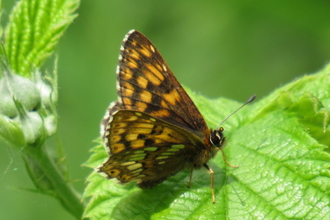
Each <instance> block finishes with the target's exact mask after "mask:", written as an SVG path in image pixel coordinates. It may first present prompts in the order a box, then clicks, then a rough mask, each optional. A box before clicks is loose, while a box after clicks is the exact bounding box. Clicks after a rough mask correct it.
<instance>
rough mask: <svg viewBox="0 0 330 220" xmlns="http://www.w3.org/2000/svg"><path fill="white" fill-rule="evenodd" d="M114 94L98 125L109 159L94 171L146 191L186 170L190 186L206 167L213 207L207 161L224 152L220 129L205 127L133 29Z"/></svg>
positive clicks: (124, 48)
mask: <svg viewBox="0 0 330 220" xmlns="http://www.w3.org/2000/svg"><path fill="white" fill-rule="evenodd" d="M117 93H118V100H117V101H115V102H113V103H111V105H110V107H109V108H108V109H107V111H106V115H105V116H104V118H103V120H102V123H101V135H102V138H103V141H104V144H105V147H106V149H107V150H108V153H109V155H110V156H109V158H108V159H107V160H106V161H105V162H104V163H103V164H102V165H101V166H100V167H99V168H98V171H99V172H103V173H105V174H106V176H107V177H108V178H117V179H118V180H119V181H120V182H121V183H127V182H130V181H138V183H137V185H138V186H139V187H140V188H142V189H148V188H152V187H154V186H156V185H157V184H159V183H161V182H163V181H164V180H166V179H167V178H169V177H170V176H172V175H175V174H176V173H177V172H179V171H181V170H182V169H184V168H188V169H190V170H191V175H190V181H189V183H188V186H190V182H191V176H192V170H194V169H199V168H202V167H205V168H206V169H207V170H208V171H209V172H210V176H211V177H210V178H211V190H212V201H213V203H215V195H214V176H213V175H214V174H213V171H212V169H211V168H210V167H209V166H208V165H207V162H208V161H209V160H210V159H211V158H213V157H214V156H215V155H216V153H217V152H218V151H219V150H221V151H222V153H223V150H222V148H221V146H222V145H223V143H224V141H225V137H224V134H223V130H224V129H223V128H222V127H220V128H219V129H215V130H212V129H210V128H208V126H207V124H206V122H205V120H204V119H203V117H202V115H201V113H200V112H199V110H198V109H197V107H196V105H195V104H194V102H193V101H192V100H191V98H190V97H189V96H188V94H187V93H186V91H185V90H184V89H183V88H182V86H181V85H180V83H179V82H178V80H177V79H176V78H175V76H174V75H173V73H172V71H171V70H170V68H169V67H168V65H167V64H166V62H165V61H164V59H163V57H162V56H161V54H160V53H159V52H158V50H157V49H156V47H155V46H154V45H153V44H152V43H151V42H150V41H149V40H148V39H147V38H146V37H145V36H144V35H143V34H142V33H140V32H138V31H136V30H131V31H130V32H128V34H127V35H126V36H125V38H124V40H123V43H122V46H121V49H120V56H119V64H118V66H117ZM223 156H224V153H223ZM224 159H225V157H224ZM225 161H226V159H225ZM226 162H227V161H226ZM227 164H228V163H227Z"/></svg>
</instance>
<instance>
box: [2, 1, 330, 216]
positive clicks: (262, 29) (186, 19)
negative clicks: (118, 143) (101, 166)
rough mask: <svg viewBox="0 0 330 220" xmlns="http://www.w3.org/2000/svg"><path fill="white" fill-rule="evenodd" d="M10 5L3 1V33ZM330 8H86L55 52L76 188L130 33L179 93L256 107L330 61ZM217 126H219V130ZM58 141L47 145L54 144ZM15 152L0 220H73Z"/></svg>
mask: <svg viewBox="0 0 330 220" xmlns="http://www.w3.org/2000/svg"><path fill="white" fill-rule="evenodd" d="M15 2H16V1H14V0H5V1H3V4H4V10H3V15H2V25H5V24H6V22H7V21H8V19H7V17H8V15H9V14H10V12H11V9H12V7H13V5H14V4H15ZM329 11H330V1H328V0H319V1H312V0H305V1H252V0H247V1H217V0H213V1H198V2H197V1H196V2H193V1H188V0H185V1H174V0H171V1H163V2H160V1H151V0H142V1H141V0H140V1H128V0H124V1H114V0H107V1H105V0H103V1H101V0H99V1H91V0H84V1H82V3H81V6H80V8H79V10H78V14H79V17H78V18H76V20H75V21H74V22H73V23H72V25H71V26H70V27H69V29H68V31H67V32H66V34H65V36H64V37H63V38H62V40H61V42H60V44H59V46H58V47H57V54H58V55H59V66H58V72H59V106H58V109H59V115H60V121H59V132H58V138H60V139H61V142H62V144H63V146H64V149H65V151H66V154H67V159H68V162H69V166H70V169H71V172H72V179H73V181H74V183H73V184H74V186H75V187H76V188H77V189H78V190H79V191H80V192H83V189H84V187H85V186H86V185H85V184H86V183H85V179H86V177H87V175H88V174H89V173H90V172H92V170H91V169H88V168H85V167H82V166H81V165H82V164H83V163H84V162H85V161H86V160H87V159H88V157H89V156H90V153H89V149H91V147H92V146H94V145H95V144H94V143H93V142H92V141H93V140H94V139H95V138H97V137H98V136H99V122H100V120H101V118H102V117H103V114H104V112H105V109H106V108H107V107H108V104H109V103H110V101H113V100H115V99H116V96H117V94H116V88H115V69H116V65H117V58H118V55H119V47H120V45H121V41H122V39H123V37H124V35H125V34H126V33H127V32H128V31H129V30H130V29H133V28H134V29H136V30H139V31H141V32H142V33H144V34H145V35H146V36H147V37H148V38H149V39H150V40H151V41H152V42H153V43H154V44H155V45H156V46H157V48H158V49H159V51H160V52H161V53H162V55H163V56H164V58H165V60H166V61H167V63H168V65H169V66H170V67H171V69H172V71H173V72H174V73H175V75H176V76H177V78H178V80H179V81H180V82H181V83H182V84H184V85H185V86H188V87H190V88H191V89H193V90H194V91H196V92H198V93H200V94H203V95H205V96H207V97H211V98H216V97H220V96H222V97H226V98H230V99H234V100H238V101H245V100H246V99H247V98H248V97H249V96H250V95H252V94H257V96H258V99H259V100H260V99H262V98H263V97H264V96H266V95H267V94H269V93H270V92H272V90H274V89H275V88H277V87H279V86H281V85H283V84H286V83H288V82H290V81H292V80H294V79H295V78H296V77H299V76H302V75H304V74H308V73H313V72H316V71H318V70H319V69H321V68H323V66H324V65H325V64H326V63H327V62H329V60H330V13H329ZM221 120H222V118H219V122H220V121H221ZM55 142H56V138H52V140H50V141H49V145H51V146H55ZM33 188H34V186H33V184H32V182H31V181H30V179H29V177H28V175H27V173H26V171H25V167H24V164H23V162H22V160H21V157H20V152H18V151H16V150H14V149H12V148H10V147H9V146H7V145H5V144H3V143H2V142H1V147H0V213H1V214H0V219H6V220H7V219H8V220H11V219H34V220H39V219H40V220H41V219H42V220H44V219H47V220H55V219H56V220H57V219H74V218H73V217H71V215H70V214H68V213H67V212H66V211H65V210H64V209H63V208H62V207H61V206H60V204H59V203H58V202H57V201H56V200H55V199H53V198H50V197H47V196H43V195H40V194H37V193H33V192H30V191H27V190H25V189H33Z"/></svg>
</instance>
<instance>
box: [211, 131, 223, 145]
mask: <svg viewBox="0 0 330 220" xmlns="http://www.w3.org/2000/svg"><path fill="white" fill-rule="evenodd" d="M224 140H225V137H224V135H223V128H222V127H221V128H220V129H219V130H214V131H212V133H211V136H210V141H211V143H212V144H213V145H215V146H217V147H221V145H222V144H223V142H224Z"/></svg>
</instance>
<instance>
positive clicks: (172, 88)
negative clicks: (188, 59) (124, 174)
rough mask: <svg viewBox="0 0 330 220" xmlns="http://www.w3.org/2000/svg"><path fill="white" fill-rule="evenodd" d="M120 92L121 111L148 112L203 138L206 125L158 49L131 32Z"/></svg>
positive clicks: (121, 70)
mask: <svg viewBox="0 0 330 220" xmlns="http://www.w3.org/2000/svg"><path fill="white" fill-rule="evenodd" d="M117 90H118V95H119V100H118V102H119V104H120V107H121V108H122V109H129V110H136V111H139V112H145V113H148V114H150V115H151V116H153V117H155V118H159V119H162V120H165V121H167V122H169V123H173V124H175V125H177V126H179V127H182V128H185V129H187V130H189V131H191V132H193V131H194V132H195V133H198V135H199V136H200V137H202V136H203V135H204V134H203V133H204V132H205V131H206V129H207V125H206V123H205V121H204V119H203V117H202V115H201V114H200V112H199V110H198V109H197V107H196V106H195V104H194V103H193V101H192V100H191V99H190V97H189V96H188V95H187V93H186V92H185V91H184V89H183V88H182V86H181V85H180V83H179V82H178V81H177V79H176V78H175V76H174V75H173V73H172V72H171V70H170V68H169V67H168V66H167V64H166V62H165V61H164V59H163V58H162V56H161V54H160V53H159V52H158V50H157V49H156V47H155V46H154V45H153V44H152V43H151V42H150V41H149V40H148V39H147V38H146V37H145V36H144V35H143V34H141V33H140V32H138V31H135V30H132V31H130V32H129V33H128V34H127V35H126V37H125V39H124V41H123V45H122V47H121V55H120V57H119V65H118V67H117Z"/></svg>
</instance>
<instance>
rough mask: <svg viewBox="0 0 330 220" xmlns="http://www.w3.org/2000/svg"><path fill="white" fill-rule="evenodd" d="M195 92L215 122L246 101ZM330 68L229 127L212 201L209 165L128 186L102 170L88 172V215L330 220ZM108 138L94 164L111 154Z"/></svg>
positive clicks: (246, 111) (251, 108) (249, 109)
mask: <svg viewBox="0 0 330 220" xmlns="http://www.w3.org/2000/svg"><path fill="white" fill-rule="evenodd" d="M187 91H188V93H189V94H190V96H191V97H192V99H193V100H194V102H195V103H196V104H197V106H198V108H199V109H200V110H201V112H202V114H203V115H204V118H205V119H206V121H207V122H208V124H209V125H210V127H212V128H216V126H217V125H218V123H219V122H220V121H222V119H224V118H225V117H226V116H227V115H229V114H230V113H231V112H233V111H234V110H235V109H236V108H237V107H238V106H239V105H240V103H237V102H234V101H231V100H227V99H223V98H219V99H214V100H210V99H207V98H205V97H202V96H199V95H196V94H194V93H192V92H191V91H190V90H188V89H187ZM329 98H330V66H328V67H326V68H325V69H324V70H322V71H320V72H319V73H317V74H313V75H307V76H304V77H302V78H300V79H297V80H295V81H294V82H292V83H289V84H287V85H285V86H283V87H282V88H279V89H277V90H276V91H274V92H273V93H272V94H270V95H269V96H268V97H265V98H263V99H261V100H259V101H255V103H252V104H249V105H248V106H246V107H244V108H243V109H242V110H241V111H239V112H238V113H236V114H234V115H233V116H232V117H231V118H230V119H228V120H227V121H226V122H225V123H224V124H222V125H221V126H223V127H224V128H225V131H224V132H225V135H226V137H227V139H226V144H225V153H226V156H227V160H228V161H229V162H230V163H231V164H232V165H238V166H239V167H238V168H233V167H229V166H227V165H226V164H225V163H224V161H223V158H222V156H221V154H218V155H217V156H216V157H215V158H214V159H212V160H211V161H210V162H209V163H208V164H209V166H210V167H211V168H212V170H213V171H214V174H215V180H214V181H215V194H216V204H212V198H211V190H210V177H209V174H208V172H207V170H206V169H201V170H197V171H194V173H193V179H192V183H191V188H190V189H188V188H187V183H188V182H189V171H182V172H179V173H178V174H176V175H175V176H172V177H171V178H169V179H168V180H166V181H164V182H163V183H161V184H159V185H157V186H155V187H154V188H152V189H148V190H142V189H139V188H138V187H137V186H136V185H135V183H129V184H126V185H120V184H118V183H117V182H116V180H108V179H106V178H104V177H103V176H101V175H100V174H99V173H96V172H92V173H91V175H90V176H89V177H88V181H89V184H88V187H87V188H86V190H85V194H84V197H85V199H87V198H89V197H91V200H90V201H89V204H88V206H87V208H86V210H85V217H90V218H91V219H329V218H330V206H329V204H330V172H329V169H328V168H329V166H330V155H329V154H328V153H327V152H326V151H324V150H325V148H326V147H328V146H329V144H330V140H329V137H330V136H329V130H330V127H329V106H330V103H329V101H330V99H329ZM107 156H108V155H107V153H106V151H105V150H104V148H103V147H102V145H101V143H100V144H99V145H98V146H96V147H95V148H94V149H93V154H92V156H91V158H90V159H89V161H88V162H87V163H86V165H87V166H89V167H92V168H96V167H97V166H98V165H100V164H102V162H103V161H104V160H105V159H106V158H107Z"/></svg>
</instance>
